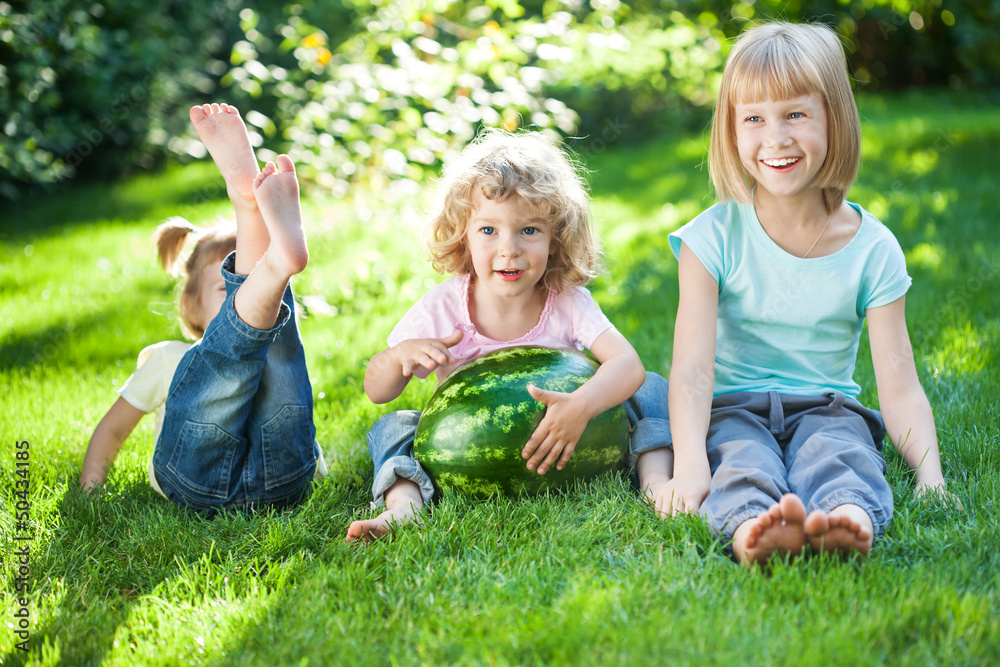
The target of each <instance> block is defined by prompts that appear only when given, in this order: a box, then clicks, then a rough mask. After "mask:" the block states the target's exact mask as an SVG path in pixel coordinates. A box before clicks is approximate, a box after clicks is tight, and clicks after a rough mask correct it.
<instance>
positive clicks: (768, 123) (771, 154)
mask: <svg viewBox="0 0 1000 667" xmlns="http://www.w3.org/2000/svg"><path fill="white" fill-rule="evenodd" d="M734 111H735V116H734V117H735V123H736V128H735V130H736V146H737V150H738V152H739V156H740V162H741V163H742V164H743V168H744V169H746V170H747V173H748V174H749V175H750V176H751V178H753V179H754V180H755V181H756V182H757V184H758V185H759V186H760V187H761V188H763V189H764V190H766V191H767V192H768V193H769V194H770V195H772V196H774V197H777V198H785V197H796V196H799V195H802V194H804V193H809V191H810V189H811V186H812V183H813V181H814V179H815V177H816V174H817V173H819V170H820V168H821V167H822V166H823V163H824V162H825V161H826V154H827V149H828V145H829V143H828V133H827V118H826V107H825V105H824V103H823V96H822V95H820V94H819V93H812V94H809V95H803V96H801V97H796V98H792V99H788V100H778V101H773V100H770V99H767V100H765V101H763V102H753V103H746V104H736V105H735V106H734ZM817 194H818V192H817Z"/></svg>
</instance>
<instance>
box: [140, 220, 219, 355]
mask: <svg viewBox="0 0 1000 667" xmlns="http://www.w3.org/2000/svg"><path fill="white" fill-rule="evenodd" d="M189 237H190V238H191V239H192V240H193V243H192V244H191V245H192V247H191V249H190V250H189V251H187V252H185V246H186V245H188V239H189ZM153 243H154V245H155V246H156V253H157V255H159V257H160V266H162V267H163V270H164V271H166V272H167V273H169V274H170V275H172V276H176V277H178V278H180V281H179V283H180V291H181V298H180V299H179V300H178V303H177V309H178V311H179V315H180V322H181V330H182V331H183V332H184V335H185V336H187V337H188V338H190V339H191V340H196V339H198V338H201V337H202V335H204V333H205V328H206V327H207V326H208V322H202V321H200V314H199V312H198V309H197V308H196V306H197V304H198V303H199V299H200V287H201V271H202V269H203V268H204V267H206V266H208V265H209V264H210V263H211V262H221V261H222V260H224V259H225V258H226V255H228V254H229V253H231V252H233V251H234V250H236V225H234V224H233V223H231V222H226V221H220V222H217V223H215V224H214V225H211V226H208V227H204V228H198V227H195V226H194V225H192V224H191V223H190V222H188V221H187V220H185V219H184V218H181V217H176V216H175V217H173V218H170V219H169V220H167V221H166V222H164V223H163V224H161V225H160V226H159V227H157V228H156V231H155V232H153Z"/></svg>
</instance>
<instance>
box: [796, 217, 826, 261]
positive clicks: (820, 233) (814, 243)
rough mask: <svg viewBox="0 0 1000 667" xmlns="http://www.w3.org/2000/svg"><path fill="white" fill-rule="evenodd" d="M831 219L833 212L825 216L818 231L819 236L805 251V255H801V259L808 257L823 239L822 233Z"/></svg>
mask: <svg viewBox="0 0 1000 667" xmlns="http://www.w3.org/2000/svg"><path fill="white" fill-rule="evenodd" d="M832 217H833V211H830V215H828V216H826V222H825V223H823V229H821V230H819V236H817V237H816V240H815V241H813V244H812V245H811V246H809V250H806V254H804V255H802V259H805V258H806V257H808V256H809V253H811V252H812V251H813V248H815V247H816V244H817V243H819V240H820V239H821V238H823V233H824V232H826V228H827V227H829V226H830V218H832Z"/></svg>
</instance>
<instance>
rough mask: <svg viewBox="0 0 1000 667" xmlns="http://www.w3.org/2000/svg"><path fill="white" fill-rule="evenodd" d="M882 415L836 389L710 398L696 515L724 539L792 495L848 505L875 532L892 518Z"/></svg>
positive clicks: (815, 504) (823, 504)
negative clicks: (704, 492) (703, 494)
mask: <svg viewBox="0 0 1000 667" xmlns="http://www.w3.org/2000/svg"><path fill="white" fill-rule="evenodd" d="M884 437H885V425H884V424H883V423H882V416H881V415H880V414H879V413H878V412H876V411H875V410H869V409H868V408H866V407H864V406H863V405H861V404H860V403H858V402H857V401H855V400H853V399H848V398H847V397H846V396H844V394H842V393H840V392H828V393H826V394H822V395H820V396H791V395H787V394H779V393H777V392H773V391H772V392H769V393H758V392H748V391H747V392H738V393H734V394H724V395H722V396H718V397H716V398H715V400H714V401H713V402H712V420H711V424H710V426H709V429H708V441H707V448H708V461H709V465H710V466H711V469H712V485H711V488H710V490H709V495H708V498H706V500H705V502H704V503H703V504H702V508H701V513H702V514H703V515H704V516H705V517H706V518H707V520H708V522H709V525H711V526H712V527H713V528H714V529H715V530H716V531H718V532H719V533H720V534H721V535H722V536H723V538H724V539H727V540H729V539H732V536H733V533H734V532H735V531H736V529H737V528H738V527H739V525H740V524H741V523H743V522H744V521H746V520H747V519H751V518H753V517H755V516H757V515H759V514H760V513H761V512H764V511H766V510H767V509H768V508H769V507H771V506H772V505H774V504H775V503H777V502H778V501H779V500H780V499H781V496H782V495H784V494H786V493H795V494H796V495H798V496H799V497H800V498H801V499H802V502H804V503H805V505H806V511H807V512H811V511H813V510H815V509H821V510H824V511H827V512H829V511H830V510H832V509H833V508H835V507H837V506H839V505H844V504H848V503H850V504H854V505H858V506H859V507H861V508H863V509H864V510H865V511H866V512H868V515H869V516H870V517H871V519H872V524H873V525H874V527H875V537H879V536H881V535H882V534H883V533H884V532H885V529H886V527H887V526H888V525H889V522H890V521H891V520H892V490H891V489H890V488H889V483H888V482H887V481H886V479H885V460H884V459H883V458H882V454H881V450H882V440H883V438H884Z"/></svg>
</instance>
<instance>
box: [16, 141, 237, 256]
mask: <svg viewBox="0 0 1000 667" xmlns="http://www.w3.org/2000/svg"><path fill="white" fill-rule="evenodd" d="M216 200H218V201H221V202H228V201H229V200H228V196H227V195H226V187H225V183H224V181H223V180H222V177H221V176H220V175H219V172H218V170H217V169H216V168H215V165H214V164H213V163H212V162H210V161H203V162H201V163H198V164H195V165H188V166H183V167H182V166H178V165H172V166H169V167H167V168H166V169H165V170H163V171H162V172H156V173H151V174H144V175H142V176H138V177H136V178H132V179H129V180H126V181H120V182H116V183H112V184H110V185H108V184H100V185H94V184H71V185H68V186H66V187H64V188H58V189H56V190H55V191H54V192H53V193H52V196H51V197H40V198H35V199H32V200H25V201H23V202H19V203H15V204H12V205H9V207H8V208H7V210H6V211H5V212H4V214H3V216H0V240H3V241H5V242H7V241H14V242H18V243H20V242H22V241H24V240H26V239H33V238H37V237H39V236H52V235H58V234H62V233H64V232H65V231H66V230H68V229H70V228H72V227H76V226H78V225H86V224H90V223H94V222H99V221H104V220H125V221H132V220H139V219H143V218H147V217H150V216H153V215H154V214H157V212H159V211H162V213H159V216H160V217H164V218H165V217H168V216H170V215H181V214H183V211H184V209H185V208H186V207H190V206H195V205H198V204H204V203H205V202H209V201H216Z"/></svg>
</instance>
